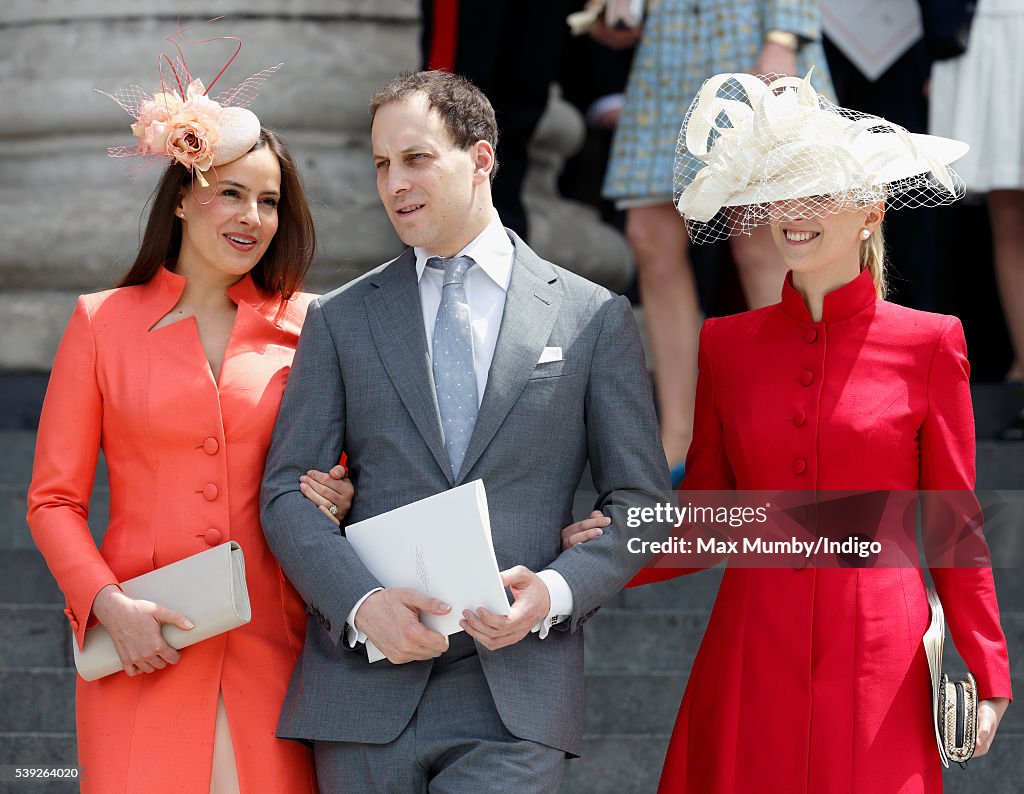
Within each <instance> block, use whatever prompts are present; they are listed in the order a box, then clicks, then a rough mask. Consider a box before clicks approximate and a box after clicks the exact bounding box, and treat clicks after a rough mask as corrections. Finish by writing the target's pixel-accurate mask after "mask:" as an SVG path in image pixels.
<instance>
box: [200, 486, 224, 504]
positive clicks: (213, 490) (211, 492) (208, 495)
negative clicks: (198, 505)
mask: <svg viewBox="0 0 1024 794" xmlns="http://www.w3.org/2000/svg"><path fill="white" fill-rule="evenodd" d="M219 493H220V491H219V490H217V486H216V485H214V484H213V483H212V482H208V483H206V485H204V486H203V499H205V500H206V501H207V502H212V501H213V500H214V499H216V498H217V494H219Z"/></svg>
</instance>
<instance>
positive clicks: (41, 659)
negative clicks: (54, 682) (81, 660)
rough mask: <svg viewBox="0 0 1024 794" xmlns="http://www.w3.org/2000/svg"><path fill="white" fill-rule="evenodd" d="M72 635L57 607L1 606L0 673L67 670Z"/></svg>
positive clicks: (39, 605) (72, 657)
mask: <svg viewBox="0 0 1024 794" xmlns="http://www.w3.org/2000/svg"><path fill="white" fill-rule="evenodd" d="M73 659H74V656H73V655H72V653H71V631H70V628H69V624H68V619H67V618H66V617H65V615H64V610H63V609H62V608H61V607H60V606H59V605H57V604H0V670H9V669H11V668H18V667H69V666H71V665H72V664H73Z"/></svg>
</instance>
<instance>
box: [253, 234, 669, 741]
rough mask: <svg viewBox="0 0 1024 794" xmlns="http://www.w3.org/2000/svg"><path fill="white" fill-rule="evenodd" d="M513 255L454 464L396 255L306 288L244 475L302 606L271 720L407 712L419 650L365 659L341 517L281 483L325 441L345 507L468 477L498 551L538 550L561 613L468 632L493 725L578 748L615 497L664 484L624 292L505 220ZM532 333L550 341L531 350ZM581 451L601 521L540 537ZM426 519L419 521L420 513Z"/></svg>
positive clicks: (394, 719)
mask: <svg viewBox="0 0 1024 794" xmlns="http://www.w3.org/2000/svg"><path fill="white" fill-rule="evenodd" d="M509 236H510V237H511V238H512V241H513V243H514V245H515V259H514V263H513V266H512V274H511V281H510V283H509V288H508V293H507V296H506V303H505V312H504V317H503V319H502V323H501V328H500V331H499V335H498V341H497V347H496V349H495V351H494V359H493V362H492V365H491V369H490V372H489V374H488V379H487V388H486V390H485V392H484V396H483V401H482V403H481V406H480V411H479V415H478V418H477V422H476V426H475V428H474V430H473V435H472V438H471V440H470V444H469V449H468V451H467V453H466V457H465V460H464V462H463V466H462V471H461V473H460V475H459V477H458V479H456V478H454V477H453V476H452V471H451V466H450V464H449V461H448V455H447V452H446V451H445V447H444V443H443V441H442V435H441V428H440V418H439V414H438V409H437V403H436V399H435V395H434V388H433V383H432V379H431V374H430V362H429V360H428V355H427V342H426V334H425V331H424V328H423V315H422V311H421V309H420V299H419V288H418V284H417V280H416V269H415V256H414V254H413V252H412V250H407V251H406V252H405V253H404V254H402V255H401V256H399V257H398V258H397V259H395V260H394V261H392V262H390V263H388V264H386V265H384V266H382V267H380V268H378V269H376V270H374V271H371V272H370V273H368V274H366V275H365V276H363V277H362V278H360V279H357V280H355V281H353V282H351V283H349V284H346V285H345V286H344V287H342V288H340V289H338V290H335V291H334V292H332V293H330V294H328V295H325V296H323V297H322V298H320V299H318V300H315V301H313V302H312V303H311V304H310V307H309V312H308V315H307V317H306V323H305V326H304V328H303V331H302V336H301V338H300V340H299V346H298V350H297V352H296V355H295V361H294V364H293V366H292V370H291V374H290V376H289V379H288V386H287V388H286V389H285V393H284V399H283V402H282V404H281V412H280V415H279V417H278V420H277V426H276V428H275V430H274V440H273V444H272V446H271V449H270V454H269V457H268V459H267V468H266V474H265V477H264V481H263V493H262V517H263V528H264V531H265V533H266V536H267V540H268V541H269V543H270V546H271V548H272V549H273V551H274V553H275V554H276V555H277V558H278V559H279V560H280V562H281V566H282V567H283V569H284V572H285V573H286V574H287V576H288V577H289V579H291V581H292V582H293V583H294V585H295V587H296V588H297V589H298V591H299V593H300V594H301V595H302V597H303V598H304V599H305V600H306V602H307V604H309V611H310V614H311V618H310V620H309V623H308V626H307V632H306V644H305V649H304V650H303V653H302V656H301V658H300V660H299V663H298V664H297V666H296V669H295V672H294V674H293V677H292V681H291V685H290V687H289V690H288V696H287V698H286V700H285V704H284V708H283V711H282V715H281V721H280V724H279V727H278V735H279V736H281V737H284V738H298V739H307V740H311V739H319V740H326V741H349V742H368V743H386V742H389V741H391V740H392V739H394V738H395V737H396V736H397V735H398V734H399V733H400V732H401V731H402V729H403V728H404V727H405V725H406V724H407V723H408V721H409V719H410V718H411V716H412V714H413V712H414V710H415V708H416V705H417V703H418V702H419V698H420V695H421V694H422V692H423V689H424V687H425V686H426V683H427V677H428V675H429V673H430V670H431V666H432V664H433V662H432V661H422V662H413V663H410V664H404V665H392V664H391V663H390V662H387V661H383V662H379V663H377V664H374V665H370V664H369V663H368V662H367V660H366V656H365V653H361V652H354V651H352V650H350V649H349V648H348V646H347V643H345V641H344V625H345V619H346V617H347V615H348V613H349V612H350V611H351V609H352V607H353V606H354V605H355V603H356V602H357V601H358V600H359V598H361V597H362V596H363V595H365V594H366V593H367V592H368V591H369V590H371V589H372V588H374V587H378V586H379V585H380V583H379V582H377V581H376V579H375V578H374V577H373V576H371V575H370V573H369V572H368V571H367V570H366V568H365V567H364V566H363V565H362V564H361V563H360V561H359V559H358V557H357V556H356V555H355V553H354V552H353V550H352V548H351V546H350V545H349V544H348V542H347V541H346V540H345V537H344V533H343V530H340V529H338V528H337V527H335V526H334V524H333V523H331V522H330V521H328V519H327V518H326V517H325V516H324V515H323V514H322V513H320V511H318V510H317V509H316V508H315V507H314V506H313V505H312V503H310V502H309V501H307V500H306V499H305V498H304V497H303V496H302V494H301V493H300V492H299V490H298V488H297V486H298V478H299V475H300V474H302V473H304V472H306V471H307V470H308V469H310V468H312V467H316V468H319V469H321V470H327V469H328V468H330V467H331V466H332V465H333V464H334V463H336V462H337V461H338V457H339V455H340V453H341V451H342V450H344V451H345V452H346V453H347V455H348V465H349V468H350V471H351V477H352V481H353V483H354V485H355V500H354V503H353V505H352V509H351V511H350V512H349V514H348V516H347V521H349V522H355V521H360V520H362V519H364V518H368V517H370V516H374V515H377V514H378V513H382V512H385V511H387V510H391V509H393V508H396V507H400V506H402V505H405V504H408V503H410V502H413V501H415V500H417V499H421V498H424V497H426V496H430V495H431V494H435V493H438V492H440V491H443V490H445V489H448V488H451V487H453V486H455V485H459V484H460V483H462V482H464V481H470V480H475V479H478V478H479V479H482V480H483V481H484V484H485V486H486V488H487V499H488V506H489V509H490V519H491V531H492V535H493V539H494V550H495V553H496V555H497V559H498V566H499V568H500V569H502V570H504V569H505V568H509V567H511V566H513V565H517V564H522V565H525V566H527V567H528V568H530V569H531V570H533V571H539V570H542V569H544V568H550V569H553V570H556V571H558V572H559V573H560V574H561V575H562V576H563V577H564V578H565V580H566V582H567V583H568V584H569V587H570V589H571V590H572V594H573V600H574V611H573V615H572V619H571V620H570V621H567V622H566V623H564V624H562V625H560V626H559V627H557V628H558V629H560V630H555V631H552V632H551V633H550V634H549V636H548V637H547V638H546V639H544V640H540V639H539V638H538V636H537V635H535V634H531V635H529V636H527V637H526V638H525V639H524V640H522V641H521V642H519V643H517V644H516V645H513V646H511V647H508V648H503V649H501V650H498V651H494V652H491V651H487V650H486V649H484V648H482V647H480V646H478V651H479V654H480V661H481V664H482V666H483V670H484V673H485V675H486V677H487V681H488V684H489V686H490V689H491V693H492V695H493V697H494V702H495V704H496V706H497V708H498V712H499V714H500V715H501V718H502V720H503V721H504V723H505V725H506V726H507V727H508V729H509V730H510V731H511V732H512V733H513V734H515V735H516V736H519V737H520V738H524V739H530V740H533V741H537V742H542V743H543V744H546V745H549V746H552V747H556V748H559V749H561V750H564V751H566V752H568V753H571V754H579V752H580V750H581V746H582V729H583V635H582V632H580V631H579V629H580V627H581V626H582V625H583V623H584V622H585V621H586V620H587V618H589V617H590V616H591V615H592V614H593V613H594V611H595V610H596V609H597V608H598V606H599V605H600V604H601V603H602V602H603V601H605V600H607V599H608V598H609V597H611V596H613V595H614V594H615V593H617V592H618V591H619V590H620V589H621V588H622V586H623V585H624V584H625V583H626V582H627V581H629V579H630V577H631V576H632V575H633V574H634V573H635V572H636V570H637V569H638V568H639V567H640V566H641V565H642V564H643V563H644V561H645V559H644V558H643V557H640V556H638V555H632V554H630V553H629V552H628V551H627V549H626V538H627V537H629V536H633V535H643V536H645V537H646V538H647V539H652V540H653V539H660V537H661V535H662V534H664V533H659V530H658V529H657V528H653V527H644V528H641V529H639V530H626V521H625V518H626V510H627V509H628V508H629V507H634V506H635V507H643V506H649V505H653V504H655V503H656V502H657V501H659V500H662V499H664V498H665V494H666V493H667V492H668V491H669V479H668V471H667V467H666V465H665V460H664V457H663V453H662V448H661V441H660V439H659V436H658V427H657V422H656V419H655V414H654V407H653V401H652V397H651V388H650V378H649V376H648V373H647V370H646V367H645V363H644V356H643V351H642V349H641V344H640V337H639V333H638V331H637V328H636V323H635V322H634V320H633V316H632V313H631V311H630V307H629V303H628V301H627V300H626V299H625V298H621V297H616V296H614V295H612V294H611V293H609V292H608V291H607V290H605V289H604V288H602V287H599V286H597V285H595V284H592V283H590V282H588V281H586V280H584V279H582V278H580V277H578V276H576V275H574V274H572V273H570V272H568V271H566V270H563V269H561V268H559V267H556V266H555V265H553V264H551V263H549V262H546V261H544V260H542V259H540V258H539V257H538V256H537V255H536V254H534V253H533V251H531V250H530V249H529V248H528V247H527V246H526V244H525V243H524V242H523V241H522V240H520V239H519V238H518V237H516V236H515V234H514V233H512V232H509ZM545 346H551V347H556V346H557V347H561V348H562V351H563V360H562V361H555V362H546V363H543V364H538V360H539V359H540V356H541V352H542V350H543V348H544V347H545ZM588 460H589V461H590V465H591V471H592V474H593V478H594V483H595V485H596V487H597V491H598V494H599V500H598V504H597V507H599V508H600V509H601V510H603V511H604V512H605V513H606V514H608V515H610V516H611V518H612V522H613V523H612V525H611V527H609V528H608V529H607V530H606V531H605V534H604V535H603V536H602V537H601V538H599V539H597V540H594V541H591V542H589V543H586V544H583V545H579V546H576V547H574V548H572V549H570V550H569V551H566V552H564V553H560V546H561V539H560V530H561V528H562V527H564V526H566V525H567V524H569V523H571V521H572V503H573V494H574V492H575V489H576V487H577V485H578V483H579V480H580V476H581V474H582V472H583V469H584V467H585V465H586V463H587V461H588ZM424 531H429V528H424Z"/></svg>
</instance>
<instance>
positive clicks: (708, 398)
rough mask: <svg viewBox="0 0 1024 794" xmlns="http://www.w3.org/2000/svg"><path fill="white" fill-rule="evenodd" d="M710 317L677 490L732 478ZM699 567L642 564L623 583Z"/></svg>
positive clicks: (718, 486) (716, 485) (706, 487)
mask: <svg viewBox="0 0 1024 794" xmlns="http://www.w3.org/2000/svg"><path fill="white" fill-rule="evenodd" d="M714 322H715V321H714V320H713V319H708V320H705V321H704V325H703V327H702V328H701V332H700V343H699V346H698V350H697V397H696V403H695V405H694V411H693V441H691V442H690V449H689V451H688V452H687V453H686V478H685V479H684V480H683V485H682V488H681V489H680V490H681V491H686V490H690V491H728V490H732V489H733V488H735V487H736V478H735V476H734V475H733V471H732V467H731V466H730V465H729V458H728V456H727V455H726V451H725V435H724V433H723V431H722V419H721V417H720V416H719V415H718V408H717V407H716V405H715V374H714V365H713V363H712V354H711V353H710V352H709V347H710V345H711V336H712V334H713V333H714V331H713V326H714ZM702 570H704V569H703V568H651V567H647V568H643V569H641V570H640V571H638V572H637V574H636V576H634V577H633V578H632V580H630V582H629V584H627V585H626V586H627V587H639V586H640V585H645V584H653V583H654V582H664V581H666V580H668V579H675V578H676V577H678V576H683V575H685V574H689V573H694V572H695V571H702Z"/></svg>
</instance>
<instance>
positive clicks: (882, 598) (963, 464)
mask: <svg viewBox="0 0 1024 794" xmlns="http://www.w3.org/2000/svg"><path fill="white" fill-rule="evenodd" d="M721 77H723V78H726V79H723V80H717V81H716V78H712V80H711V81H709V84H706V86H705V90H702V92H701V94H700V95H698V97H697V99H696V100H695V102H694V105H695V108H694V109H692V110H691V114H692V115H691V116H688V119H690V123H691V124H692V125H694V126H693V127H692V128H691V129H690V130H689V132H690V135H689V137H687V130H686V129H685V128H684V130H683V133H682V134H681V145H687V144H688V145H690V146H691V147H693V148H694V149H697V150H699V154H700V156H701V157H702V159H703V160H704V161H705V162H707V163H708V165H706V166H705V168H706V169H707V173H705V174H704V176H703V177H700V178H699V179H695V180H693V181H692V182H684V184H683V186H682V187H683V189H682V195H681V198H680V201H679V208H680V211H681V212H683V213H684V214H685V215H686V217H687V222H688V224H689V225H690V226H691V232H692V233H695V237H696V238H700V237H701V236H710V235H712V234H714V233H717V236H722V235H725V234H728V233H731V232H732V231H735V230H737V227H742V225H743V224H752V223H765V222H767V223H770V228H771V234H772V238H773V240H774V242H775V244H776V247H777V248H778V250H779V251H780V252H781V254H782V257H783V259H784V260H785V262H786V264H787V266H788V268H789V270H790V272H789V275H788V276H787V278H786V282H785V285H784V286H783V291H782V301H781V303H779V304H776V305H774V306H769V307H766V308H763V309H759V310H755V311H751V312H746V313H743V314H739V315H735V316H732V317H722V318H718V319H709V320H707V321H706V322H705V323H704V327H703V330H702V331H701V337H700V355H699V365H700V370H699V378H698V386H697V403H696V423H695V425H694V428H695V434H694V439H693V444H692V446H691V447H690V452H689V455H688V457H687V460H686V478H685V481H684V484H683V487H684V489H687V490H696V491H709V490H741V491H742V490H776V489H783V490H791V491H813V490H819V491H822V490H824V491H828V490H833V491H842V490H879V491H889V490H893V491H899V490H910V491H913V490H917V489H921V490H946V491H968V492H969V491H970V490H971V489H973V487H974V422H973V415H972V409H971V397H970V389H969V384H968V374H969V367H968V363H967V355H966V347H965V343H964V336H963V331H962V329H961V326H960V322H959V321H958V320H957V319H956V318H954V317H948V316H942V315H937V314H929V313H925V312H920V311H914V310H911V309H906V308H903V307H901V306H897V305H895V304H891V303H888V302H886V301H885V300H883V296H884V292H885V282H884V273H883V269H882V262H883V256H882V250H883V247H882V238H881V234H882V230H881V222H882V216H883V214H884V212H885V210H886V203H888V205H889V206H890V207H892V206H899V205H901V204H904V205H905V204H907V203H910V202H915V203H921V202H922V200H923V198H924V196H925V194H927V193H930V194H931V196H930V198H928V200H929V201H931V202H933V203H939V202H940V201H941V200H943V196H944V195H945V196H948V197H949V199H947V200H951V198H952V196H954V195H955V193H956V192H957V191H956V184H955V183H954V182H953V176H951V175H949V174H948V172H947V169H946V166H945V164H946V163H948V162H950V161H951V160H952V159H954V158H955V156H957V153H958V152H959V153H962V151H963V147H961V146H958V145H957V142H953V141H944V142H943V141H935V140H927V139H926V136H917V138H916V139H915V140H913V141H911V139H909V138H904V137H903V136H902V135H901V134H900V133H898V132H897V131H896V130H895V129H894V128H892V127H891V126H888V122H885V121H884V120H883V119H871V120H870V121H868V122H867V123H864V124H862V125H860V126H859V127H854V126H851V125H854V124H855V123H856V118H855V115H854V114H849V115H846V112H845V111H842V109H838V108H835V107H834V106H830V105H828V104H827V103H825V102H823V101H819V99H818V97H817V96H816V95H814V93H813V91H812V90H810V85H809V82H802V81H797V80H785V81H781V82H779V83H777V84H774V85H773V86H772V87H771V88H767V87H766V86H765V85H764V84H763V83H760V82H759V81H758V82H750V81H749V79H747V80H735V81H730V80H728V78H729V76H728V75H724V76H721ZM736 77H739V76H736ZM736 83H742V89H743V91H745V92H746V97H743V96H737V94H738V92H737V90H736ZM730 103H734V104H730ZM825 114H827V115H825ZM725 117H728V118H725ZM702 123H704V124H706V126H705V127H704V128H698V125H700V124H702ZM712 127H715V128H716V129H717V132H715V133H712V132H711V130H712ZM759 134H762V135H764V136H765V137H764V138H761V139H759V138H758V135H759ZM716 135H717V136H718V137H717V138H716V137H715V136H716ZM709 138H710V139H711V140H712V145H711V147H710V149H711V151H710V152H709V151H708V150H707V149H705V148H704V147H703V146H702V144H703V143H704V142H706V141H708V140H709ZM759 146H761V147H763V148H762V149H761V151H762V152H764V151H768V152H769V154H768V155H766V157H767V158H768V161H769V162H771V163H772V164H773V168H772V169H770V170H768V169H765V170H764V171H762V170H761V169H758V168H755V169H754V170H753V174H754V176H751V175H750V172H748V171H743V170H740V172H737V171H736V170H735V168H736V163H737V159H738V158H737V157H735V156H734V155H737V154H738V155H740V156H742V155H744V154H746V153H748V152H750V151H758V147H759ZM717 147H722V148H720V149H719V150H718V151H717V152H715V151H714V149H715V148H717ZM736 147H741V148H736ZM865 152H866V153H868V155H869V156H865ZM866 163H870V164H871V165H870V166H869V165H866ZM872 166H873V167H872ZM874 168H879V169H880V171H876V170H873V169H874ZM932 169H935V171H938V172H939V173H938V174H934V173H933V174H932V175H929V172H930V171H931V170H932ZM764 173H767V174H768V175H767V176H764V175H763V174H764ZM922 175H923V176H922ZM691 176H692V175H691ZM851 177H852V178H853V179H854V180H855V181H854V182H853V183H844V182H843V181H842V179H849V178H851ZM915 177H918V178H919V179H918V181H917V182H916V183H915V185H914V186H915V188H916V193H915V197H911V196H910V195H908V194H905V193H901V192H900V185H894V184H893V180H895V179H897V178H899V179H903V180H904V183H903V184H904V186H907V185H909V183H910V182H911V181H913V180H914V178H915ZM759 180H760V181H759ZM690 185H696V187H693V188H692V189H691V188H690ZM740 205H743V207H741V208H740V209H737V210H735V211H732V212H728V211H727V212H726V213H724V214H722V213H720V212H719V210H720V208H721V207H722V206H725V207H740ZM591 531H592V530H591ZM685 572H687V571H685V570H678V569H677V570H671V569H667V568H651V569H648V570H646V571H643V572H642V573H641V575H640V576H638V577H637V578H636V579H635V580H634V582H633V584H644V583H646V582H651V581H660V580H663V579H666V578H671V577H672V576H674V575H679V574H681V573H685ZM932 577H933V579H934V581H935V584H936V588H937V590H938V593H939V595H940V597H941V599H942V602H943V604H944V606H945V613H946V616H947V618H948V621H949V626H950V629H951V633H952V636H953V640H954V642H955V643H956V647H957V650H958V651H959V652H960V654H961V656H962V657H963V659H964V661H965V662H966V664H967V666H968V668H969V669H970V670H971V671H972V672H973V674H974V676H975V678H976V679H977V686H978V698H979V700H981V701H982V704H981V706H980V707H979V716H980V726H979V737H978V747H977V751H976V755H982V754H984V752H986V751H987V749H988V747H989V745H990V744H991V741H992V738H993V735H994V734H995V730H996V727H997V725H998V722H999V719H1000V718H1001V716H1002V714H1003V712H1004V711H1005V709H1006V707H1007V705H1008V702H1009V701H1008V698H1009V697H1010V676H1009V664H1008V660H1007V652H1006V642H1005V638H1004V636H1003V632H1002V630H1001V628H1000V624H999V611H998V606H997V603H996V594H995V590H994V587H993V580H992V573H991V570H990V569H988V568H934V569H932ZM928 623H929V607H928V603H927V600H926V596H925V583H924V579H923V574H922V572H921V571H920V570H919V569H917V568H913V567H904V568H896V567H890V568H881V567H879V568H874V569H869V568H853V569H851V568H838V567H836V566H835V563H834V562H833V566H832V567H831V568H827V567H822V566H821V565H819V566H817V567H805V568H803V569H797V570H794V569H792V568H776V569H771V570H769V569H765V568H742V567H739V566H737V565H730V566H729V567H727V568H726V570H725V574H724V576H723V579H722V584H721V588H720V590H719V593H718V597H717V599H716V601H715V605H714V609H713V611H712V614H711V618H710V622H709V624H708V627H707V631H706V632H705V635H704V639H703V641H702V643H701V646H700V649H699V651H698V653H697V656H696V659H695V661H694V664H693V668H692V670H691V672H690V675H689V681H688V685H687V688H686V693H685V695H684V696H683V702H682V705H681V707H680V710H679V715H678V718H677V720H676V725H675V730H674V731H673V734H672V739H671V743H670V745H669V748H668V754H667V758H666V761H665V767H664V771H663V773H662V778H661V785H660V788H659V792H661V793H662V794H670V793H671V794H677V793H682V792H692V793H693V794H712V793H717V792H740V793H743V794H746V793H748V792H758V794H775V793H776V792H778V794H794V793H795V792H813V793H815V794H816V793H817V792H828V793H829V794H844V793H846V794H860V793H861V792H866V791H878V792H902V793H903V794H912V793H920V792H939V791H941V790H942V776H941V767H940V762H939V755H938V750H937V747H936V740H935V733H934V730H933V728H932V723H931V701H930V691H931V687H930V679H929V672H928V667H927V662H926V658H925V653H924V647H923V644H922V637H923V635H924V633H925V629H926V628H927V627H928Z"/></svg>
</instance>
